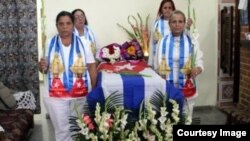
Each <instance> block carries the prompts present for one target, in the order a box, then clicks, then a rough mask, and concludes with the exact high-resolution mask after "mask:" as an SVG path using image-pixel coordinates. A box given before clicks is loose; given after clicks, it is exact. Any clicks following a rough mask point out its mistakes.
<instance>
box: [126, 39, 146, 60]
mask: <svg viewBox="0 0 250 141" xmlns="http://www.w3.org/2000/svg"><path fill="white" fill-rule="evenodd" d="M121 54H122V58H123V59H125V60H128V61H130V62H131V63H137V62H139V61H140V60H142V59H143V57H144V54H143V50H142V48H141V46H140V44H139V42H138V41H137V40H136V39H133V40H131V41H129V42H125V43H123V44H122V46H121Z"/></svg>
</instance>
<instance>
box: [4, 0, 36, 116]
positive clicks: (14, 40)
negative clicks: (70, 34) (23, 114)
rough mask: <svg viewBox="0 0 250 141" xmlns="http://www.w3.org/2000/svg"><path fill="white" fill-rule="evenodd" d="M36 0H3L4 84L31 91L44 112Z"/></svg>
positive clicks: (15, 88) (19, 89)
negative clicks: (40, 81)
mask: <svg viewBox="0 0 250 141" xmlns="http://www.w3.org/2000/svg"><path fill="white" fill-rule="evenodd" d="M37 62H38V46H37V11H36V0H0V81H2V82H3V83H4V84H5V85H6V86H7V87H9V88H11V89H14V90H17V91H26V90H31V91H32V93H33V94H34V96H35V98H36V101H37V104H36V105H37V110H36V113H40V98H39V78H38V68H37V67H38V65H37V64H38V63H37Z"/></svg>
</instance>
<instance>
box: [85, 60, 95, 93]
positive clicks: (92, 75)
mask: <svg viewBox="0 0 250 141" xmlns="http://www.w3.org/2000/svg"><path fill="white" fill-rule="evenodd" d="M87 66H88V71H89V75H90V79H91V86H92V89H93V88H94V87H95V86H96V82H97V70H96V63H89V64H87Z"/></svg>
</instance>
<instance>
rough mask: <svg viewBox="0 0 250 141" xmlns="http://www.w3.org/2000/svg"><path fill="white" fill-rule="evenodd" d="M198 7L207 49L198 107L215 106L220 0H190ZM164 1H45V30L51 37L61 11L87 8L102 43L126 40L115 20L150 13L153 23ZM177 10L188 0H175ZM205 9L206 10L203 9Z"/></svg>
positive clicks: (200, 29)
mask: <svg viewBox="0 0 250 141" xmlns="http://www.w3.org/2000/svg"><path fill="white" fill-rule="evenodd" d="M191 1H192V7H194V8H195V10H196V18H197V27H198V30H199V33H200V38H199V41H200V44H201V49H202V50H203V52H204V66H205V71H204V73H203V74H202V75H201V76H199V78H198V82H197V83H198V91H199V97H198V99H197V105H198V106H204V105H216V96H217V54H218V51H217V48H218V47H217V23H218V21H217V20H218V14H217V13H218V12H217V11H218V1H217V0H191ZM160 2H161V0H68V1H62V0H45V13H46V20H47V21H46V23H47V27H46V33H47V36H48V38H50V37H52V36H53V35H54V34H55V33H57V31H56V27H55V19H56V15H57V14H58V13H59V12H60V11H61V10H68V11H70V12H71V11H72V10H73V9H75V8H81V9H83V10H84V11H85V13H86V15H87V18H88V22H89V25H90V27H91V28H92V30H93V32H94V33H95V35H96V37H97V40H98V44H99V46H100V47H101V46H105V45H107V44H110V43H113V42H117V43H123V42H124V41H126V40H127V35H126V33H125V32H123V31H122V30H121V29H120V28H119V27H118V26H117V25H116V23H120V24H122V25H124V26H125V27H129V26H128V23H127V16H128V15H135V14H136V13H137V12H139V13H140V14H141V15H142V17H146V15H147V14H150V25H151V23H152V21H153V19H154V17H155V16H156V14H157V11H158V6H159V4H160ZM175 4H176V7H177V9H179V10H182V11H183V12H185V13H187V0H175ZM201 11H204V12H201Z"/></svg>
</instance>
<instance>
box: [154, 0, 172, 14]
mask: <svg viewBox="0 0 250 141" xmlns="http://www.w3.org/2000/svg"><path fill="white" fill-rule="evenodd" d="M167 2H169V3H171V5H172V8H173V11H175V4H174V2H173V0H162V1H161V4H160V7H159V10H158V13H157V16H161V15H162V11H161V9H162V7H163V5H164V4H165V3H167Z"/></svg>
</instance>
